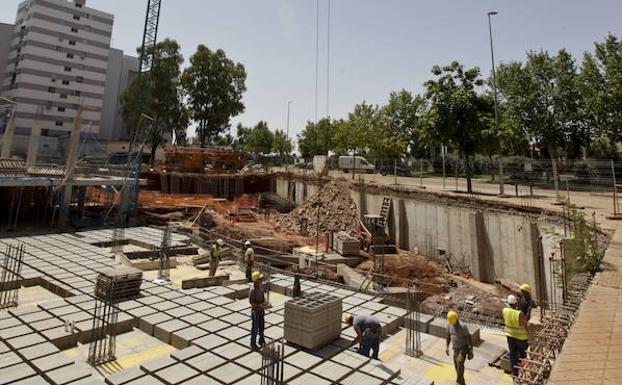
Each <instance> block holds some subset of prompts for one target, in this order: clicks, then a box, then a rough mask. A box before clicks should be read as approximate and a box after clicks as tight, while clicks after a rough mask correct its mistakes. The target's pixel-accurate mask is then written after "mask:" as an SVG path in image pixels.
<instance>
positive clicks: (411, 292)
mask: <svg viewBox="0 0 622 385" xmlns="http://www.w3.org/2000/svg"><path fill="white" fill-rule="evenodd" d="M405 323H406V348H405V353H406V355H408V356H411V357H421V356H422V355H423V352H422V351H421V331H420V330H419V327H420V326H421V309H420V301H419V290H418V289H417V287H416V286H415V285H410V286H408V292H407V294H406V320H405Z"/></svg>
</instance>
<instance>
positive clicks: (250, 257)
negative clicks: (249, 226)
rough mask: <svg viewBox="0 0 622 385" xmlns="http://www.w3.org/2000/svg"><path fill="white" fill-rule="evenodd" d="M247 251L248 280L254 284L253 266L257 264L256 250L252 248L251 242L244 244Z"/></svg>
mask: <svg viewBox="0 0 622 385" xmlns="http://www.w3.org/2000/svg"><path fill="white" fill-rule="evenodd" d="M244 247H246V250H245V251H244V265H245V266H246V280H248V282H252V281H253V278H252V274H253V265H254V264H255V250H253V248H252V247H251V241H246V243H244Z"/></svg>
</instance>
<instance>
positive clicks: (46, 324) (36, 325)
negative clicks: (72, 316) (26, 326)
mask: <svg viewBox="0 0 622 385" xmlns="http://www.w3.org/2000/svg"><path fill="white" fill-rule="evenodd" d="M30 326H32V328H33V329H35V330H37V331H43V330H48V329H53V328H57V327H60V326H64V323H63V322H62V321H61V320H59V319H58V318H48V319H46V320H42V321H37V322H33V323H31V324H30Z"/></svg>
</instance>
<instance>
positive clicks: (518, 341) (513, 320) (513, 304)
mask: <svg viewBox="0 0 622 385" xmlns="http://www.w3.org/2000/svg"><path fill="white" fill-rule="evenodd" d="M507 302H508V307H506V308H505V309H503V321H504V323H505V335H506V337H507V340H508V350H509V352H510V354H509V355H510V367H511V368H512V376H514V377H516V376H518V366H519V364H520V360H522V359H524V358H525V357H526V356H527V348H528V347H529V342H528V341H527V316H526V315H525V314H523V312H521V311H520V310H519V309H518V300H517V298H516V296H514V295H509V296H508V301H507Z"/></svg>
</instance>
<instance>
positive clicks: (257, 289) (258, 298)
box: [248, 271, 266, 350]
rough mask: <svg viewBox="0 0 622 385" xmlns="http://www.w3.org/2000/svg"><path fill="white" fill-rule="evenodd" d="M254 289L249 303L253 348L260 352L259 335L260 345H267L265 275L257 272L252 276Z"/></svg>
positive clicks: (249, 295)
mask: <svg viewBox="0 0 622 385" xmlns="http://www.w3.org/2000/svg"><path fill="white" fill-rule="evenodd" d="M251 278H252V280H253V287H252V288H251V290H250V292H249V293H248V301H249V302H250V304H251V321H252V325H251V348H252V349H254V350H258V349H259V347H258V346H257V335H259V345H263V344H265V339H264V326H265V322H264V310H265V309H266V298H265V296H264V290H263V275H262V274H261V273H260V272H258V271H256V272H254V273H253V274H252V276H251Z"/></svg>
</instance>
